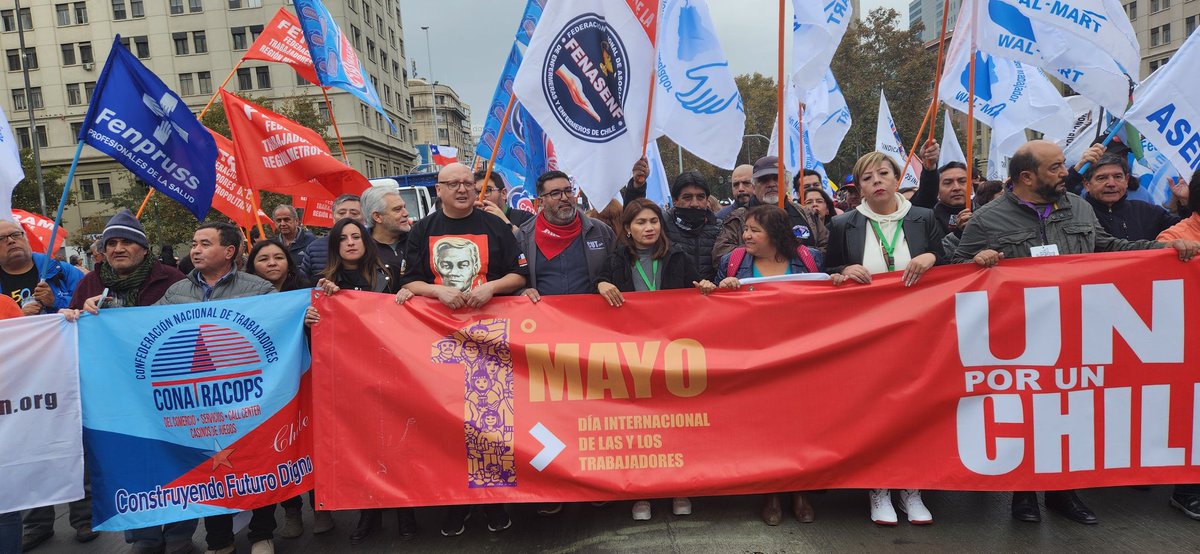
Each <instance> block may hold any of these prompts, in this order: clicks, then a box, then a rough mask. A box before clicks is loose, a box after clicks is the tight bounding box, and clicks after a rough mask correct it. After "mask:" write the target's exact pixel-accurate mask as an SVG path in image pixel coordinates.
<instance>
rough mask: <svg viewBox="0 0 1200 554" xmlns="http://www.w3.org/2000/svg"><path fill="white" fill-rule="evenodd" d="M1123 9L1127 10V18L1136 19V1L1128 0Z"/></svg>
mask: <svg viewBox="0 0 1200 554" xmlns="http://www.w3.org/2000/svg"><path fill="white" fill-rule="evenodd" d="M1125 10H1126V11H1127V12H1129V19H1137V15H1138V14H1137V2H1136V1H1134V2H1130V3H1128V4H1126V5H1125Z"/></svg>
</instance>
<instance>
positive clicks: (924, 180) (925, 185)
mask: <svg viewBox="0 0 1200 554" xmlns="http://www.w3.org/2000/svg"><path fill="white" fill-rule="evenodd" d="M941 186H942V183H941V174H940V173H938V170H936V169H923V170H921V185H920V186H919V187H917V192H916V194H913V197H912V205H913V206H917V207H920V208H929V209H931V210H933V215H934V216H935V217H936V219H937V222H938V224H940V225H941V227H942V233H943V234H946V235H949V234H950V233H955V234H957V235H959V236H962V233H961V231H959V230H958V229H957V228H955V227H954V226H953V225H951V224H950V219H951V218H953V217H957V216H958V212H961V211H963V210H964V209H966V206H962V207H958V208H955V207H953V206H948V205H946V204H943V203H942V202H941V201H940V200H938V191H939V190H941Z"/></svg>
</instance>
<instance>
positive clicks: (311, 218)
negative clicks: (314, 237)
mask: <svg viewBox="0 0 1200 554" xmlns="http://www.w3.org/2000/svg"><path fill="white" fill-rule="evenodd" d="M293 198H295V205H296V209H297V210H299V209H300V206H302V205H303V206H304V215H303V216H302V217H301V218H300V222H301V223H303V224H304V225H308V226H309V227H324V228H326V229H328V228H331V227H333V198H330V197H328V196H324V197H320V196H314V197H308V196H295V197H293Z"/></svg>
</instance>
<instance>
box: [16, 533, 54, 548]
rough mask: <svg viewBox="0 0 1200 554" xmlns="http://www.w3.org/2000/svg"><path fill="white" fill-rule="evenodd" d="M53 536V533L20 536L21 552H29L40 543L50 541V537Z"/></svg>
mask: <svg viewBox="0 0 1200 554" xmlns="http://www.w3.org/2000/svg"><path fill="white" fill-rule="evenodd" d="M53 536H54V531H50V532H49V533H38V534H36V535H21V552H29V551H30V550H33V549H35V548H37V547H39V546H41V545H42V543H44V542H46V541H48V540H50V537H53Z"/></svg>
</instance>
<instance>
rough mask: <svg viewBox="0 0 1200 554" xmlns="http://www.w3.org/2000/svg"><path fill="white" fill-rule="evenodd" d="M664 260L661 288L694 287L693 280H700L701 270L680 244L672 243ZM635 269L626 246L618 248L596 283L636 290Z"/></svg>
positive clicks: (625, 289) (620, 288)
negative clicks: (607, 283) (634, 281)
mask: <svg viewBox="0 0 1200 554" xmlns="http://www.w3.org/2000/svg"><path fill="white" fill-rule="evenodd" d="M662 261H663V266H662V272H663V276H662V288H661V289H660V290H671V289H689V288H692V282H693V281H699V280H700V272H699V271H698V270H697V269H696V263H695V262H694V261H692V258H691V256H688V255H687V253H685V252H684V251H683V249H681V248H679V246H678V245H675V244H672V245H671V248H670V249H669V250H667V255H666V256H665V257H663V259H662ZM633 271H634V270H633V260H630V259H629V252H628V251H626V250H625V249H624V248H618V250H617V252H616V253H615V254H614V255H613V256H612V257H610V258H609V259H608V264H606V265H605V266H604V269H601V270H600V275H598V276H597V277H596V284H597V285H599V284H600V283H601V282H609V283H612V284H613V285H616V287H617V290H619V291H621V292H634V288H633Z"/></svg>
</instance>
